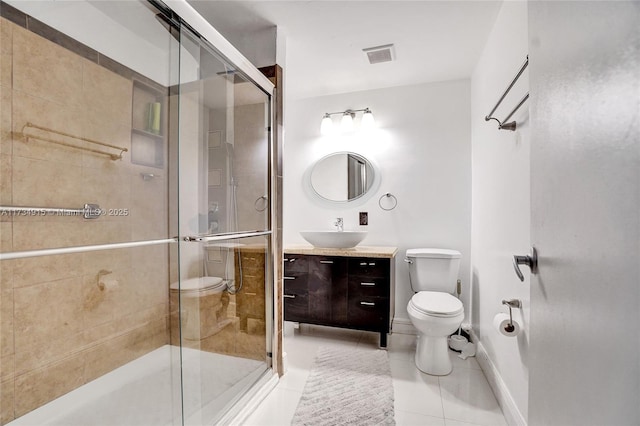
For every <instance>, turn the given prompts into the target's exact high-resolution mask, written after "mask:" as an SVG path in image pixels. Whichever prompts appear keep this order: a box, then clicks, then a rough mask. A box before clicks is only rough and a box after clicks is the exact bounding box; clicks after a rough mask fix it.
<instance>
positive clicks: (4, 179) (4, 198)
mask: <svg viewBox="0 0 640 426" xmlns="http://www.w3.org/2000/svg"><path fill="white" fill-rule="evenodd" d="M12 169H13V167H12V163H11V156H10V155H4V154H0V203H2V205H7V206H10V205H11V204H12V201H11V200H12V198H11V175H12Z"/></svg>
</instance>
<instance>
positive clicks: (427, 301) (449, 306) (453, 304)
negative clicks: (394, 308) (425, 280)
mask: <svg viewBox="0 0 640 426" xmlns="http://www.w3.org/2000/svg"><path fill="white" fill-rule="evenodd" d="M409 305H410V306H411V307H413V308H414V309H415V310H416V311H418V312H420V313H422V314H424V315H429V316H432V317H455V316H457V315H460V314H461V313H463V312H464V306H463V305H462V302H461V301H460V300H459V299H457V298H455V297H453V296H452V295H450V294H449V293H442V292H439V291H420V292H418V293H416V294H414V295H413V297H412V298H411V300H410V301H409Z"/></svg>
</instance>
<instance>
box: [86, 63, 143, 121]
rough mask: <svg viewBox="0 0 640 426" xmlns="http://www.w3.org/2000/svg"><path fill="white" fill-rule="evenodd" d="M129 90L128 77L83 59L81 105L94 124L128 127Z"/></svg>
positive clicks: (129, 118) (130, 85)
mask: <svg viewBox="0 0 640 426" xmlns="http://www.w3.org/2000/svg"><path fill="white" fill-rule="evenodd" d="M132 91H133V83H132V82H131V80H128V79H126V78H123V77H121V76H119V75H118V74H116V73H114V72H111V71H109V70H107V69H105V68H103V67H101V66H100V65H98V64H95V63H93V62H91V61H89V60H86V59H85V60H83V73H82V105H83V107H84V110H85V111H86V114H87V116H88V117H90V119H91V120H92V121H93V122H94V123H101V122H104V123H119V124H126V125H129V126H130V125H131V97H132Z"/></svg>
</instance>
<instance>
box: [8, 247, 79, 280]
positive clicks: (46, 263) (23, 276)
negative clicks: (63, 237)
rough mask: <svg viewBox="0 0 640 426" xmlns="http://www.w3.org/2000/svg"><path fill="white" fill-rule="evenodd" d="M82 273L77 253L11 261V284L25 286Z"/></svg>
mask: <svg viewBox="0 0 640 426" xmlns="http://www.w3.org/2000/svg"><path fill="white" fill-rule="evenodd" d="M80 275H82V258H81V257H80V255H78V254H61V255H55V256H42V257H31V258H26V259H16V260H14V261H13V286H14V287H16V288H17V287H26V286H30V285H34V284H40V283H45V282H50V281H56V280H60V279H63V278H71V277H78V276H80Z"/></svg>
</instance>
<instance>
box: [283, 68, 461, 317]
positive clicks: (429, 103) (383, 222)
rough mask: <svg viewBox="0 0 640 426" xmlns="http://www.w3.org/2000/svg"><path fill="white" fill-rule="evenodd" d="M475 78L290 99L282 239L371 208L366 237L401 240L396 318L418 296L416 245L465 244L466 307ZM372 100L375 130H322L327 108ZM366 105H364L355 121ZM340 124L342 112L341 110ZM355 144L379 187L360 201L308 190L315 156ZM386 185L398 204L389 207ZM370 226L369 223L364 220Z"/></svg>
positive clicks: (298, 240)
mask: <svg viewBox="0 0 640 426" xmlns="http://www.w3.org/2000/svg"><path fill="white" fill-rule="evenodd" d="M469 90H470V82H469V80H458V81H448V82H441V83H430V84H421V85H413V86H404V87H394V88H387V89H379V90H369V91H362V92H354V93H346V94H340V95H334V96H325V97H318V98H310V99H303V100H299V101H293V102H290V103H289V105H288V106H287V114H286V120H287V134H286V140H285V149H284V159H285V161H284V230H283V233H284V244H285V247H286V246H287V245H289V244H305V241H304V240H303V239H302V237H300V235H299V234H298V231H300V230H305V229H331V228H332V224H333V222H334V221H335V218H336V217H343V218H344V223H345V229H359V228H360V227H359V225H358V212H361V211H367V212H369V226H367V227H366V229H367V230H368V231H369V235H368V236H367V238H366V239H365V240H364V241H363V243H362V244H363V245H367V246H372V245H374V246H397V247H398V248H399V249H400V252H399V253H398V256H397V259H396V319H400V322H403V321H404V323H406V324H409V319H408V316H407V311H406V306H407V303H408V301H409V298H410V297H411V295H413V293H412V291H411V288H410V285H409V277H408V271H407V268H406V265H405V263H404V262H403V258H404V251H405V250H406V249H407V248H412V247H442V248H452V249H456V250H459V251H460V252H462V264H461V268H460V278H461V279H462V286H463V298H462V299H463V302H464V303H465V306H466V307H467V312H468V306H469V297H468V293H469V279H468V277H469V276H470V273H469V258H470V235H471V229H470V227H471V221H470V215H471V153H470V149H471V147H470V121H471V118H470V116H469V113H470V111H469V105H470V92H469ZM365 107H369V108H371V110H372V111H373V114H374V115H375V118H376V122H377V124H378V128H377V130H376V131H375V132H374V133H372V134H370V135H368V136H362V135H360V136H358V135H352V136H349V137H342V138H333V139H332V138H328V137H322V136H321V135H320V121H321V119H322V116H323V114H324V113H325V112H334V111H344V110H346V109H349V108H350V109H360V108H365ZM360 117H361V114H358V116H357V119H356V126H357V125H358V124H359V120H360ZM336 123H337V119H336ZM346 150H348V151H354V152H357V153H359V154H362V155H364V156H365V157H367V158H369V159H370V160H373V162H374V163H375V164H376V165H377V166H378V168H379V171H380V173H381V175H382V181H381V184H380V187H379V188H378V190H377V191H376V192H375V193H374V194H372V196H371V197H370V198H368V199H367V200H365V201H363V202H360V203H357V204H356V203H349V205H346V206H328V205H326V204H321V203H318V202H316V201H314V200H313V199H312V198H311V197H310V195H309V194H308V193H307V192H306V191H305V188H304V185H303V178H304V175H305V172H306V171H307V169H308V167H310V166H311V165H312V164H313V162H314V161H316V160H318V159H320V158H322V157H323V156H325V155H327V154H329V153H330V152H336V151H346ZM386 192H390V193H392V194H393V195H394V196H396V197H397V200H398V206H397V207H396V208H395V209H394V210H392V211H388V212H386V211H383V210H381V209H380V207H379V206H378V199H379V198H380V196H381V195H383V194H384V193H386ZM363 228H365V227H363Z"/></svg>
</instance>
